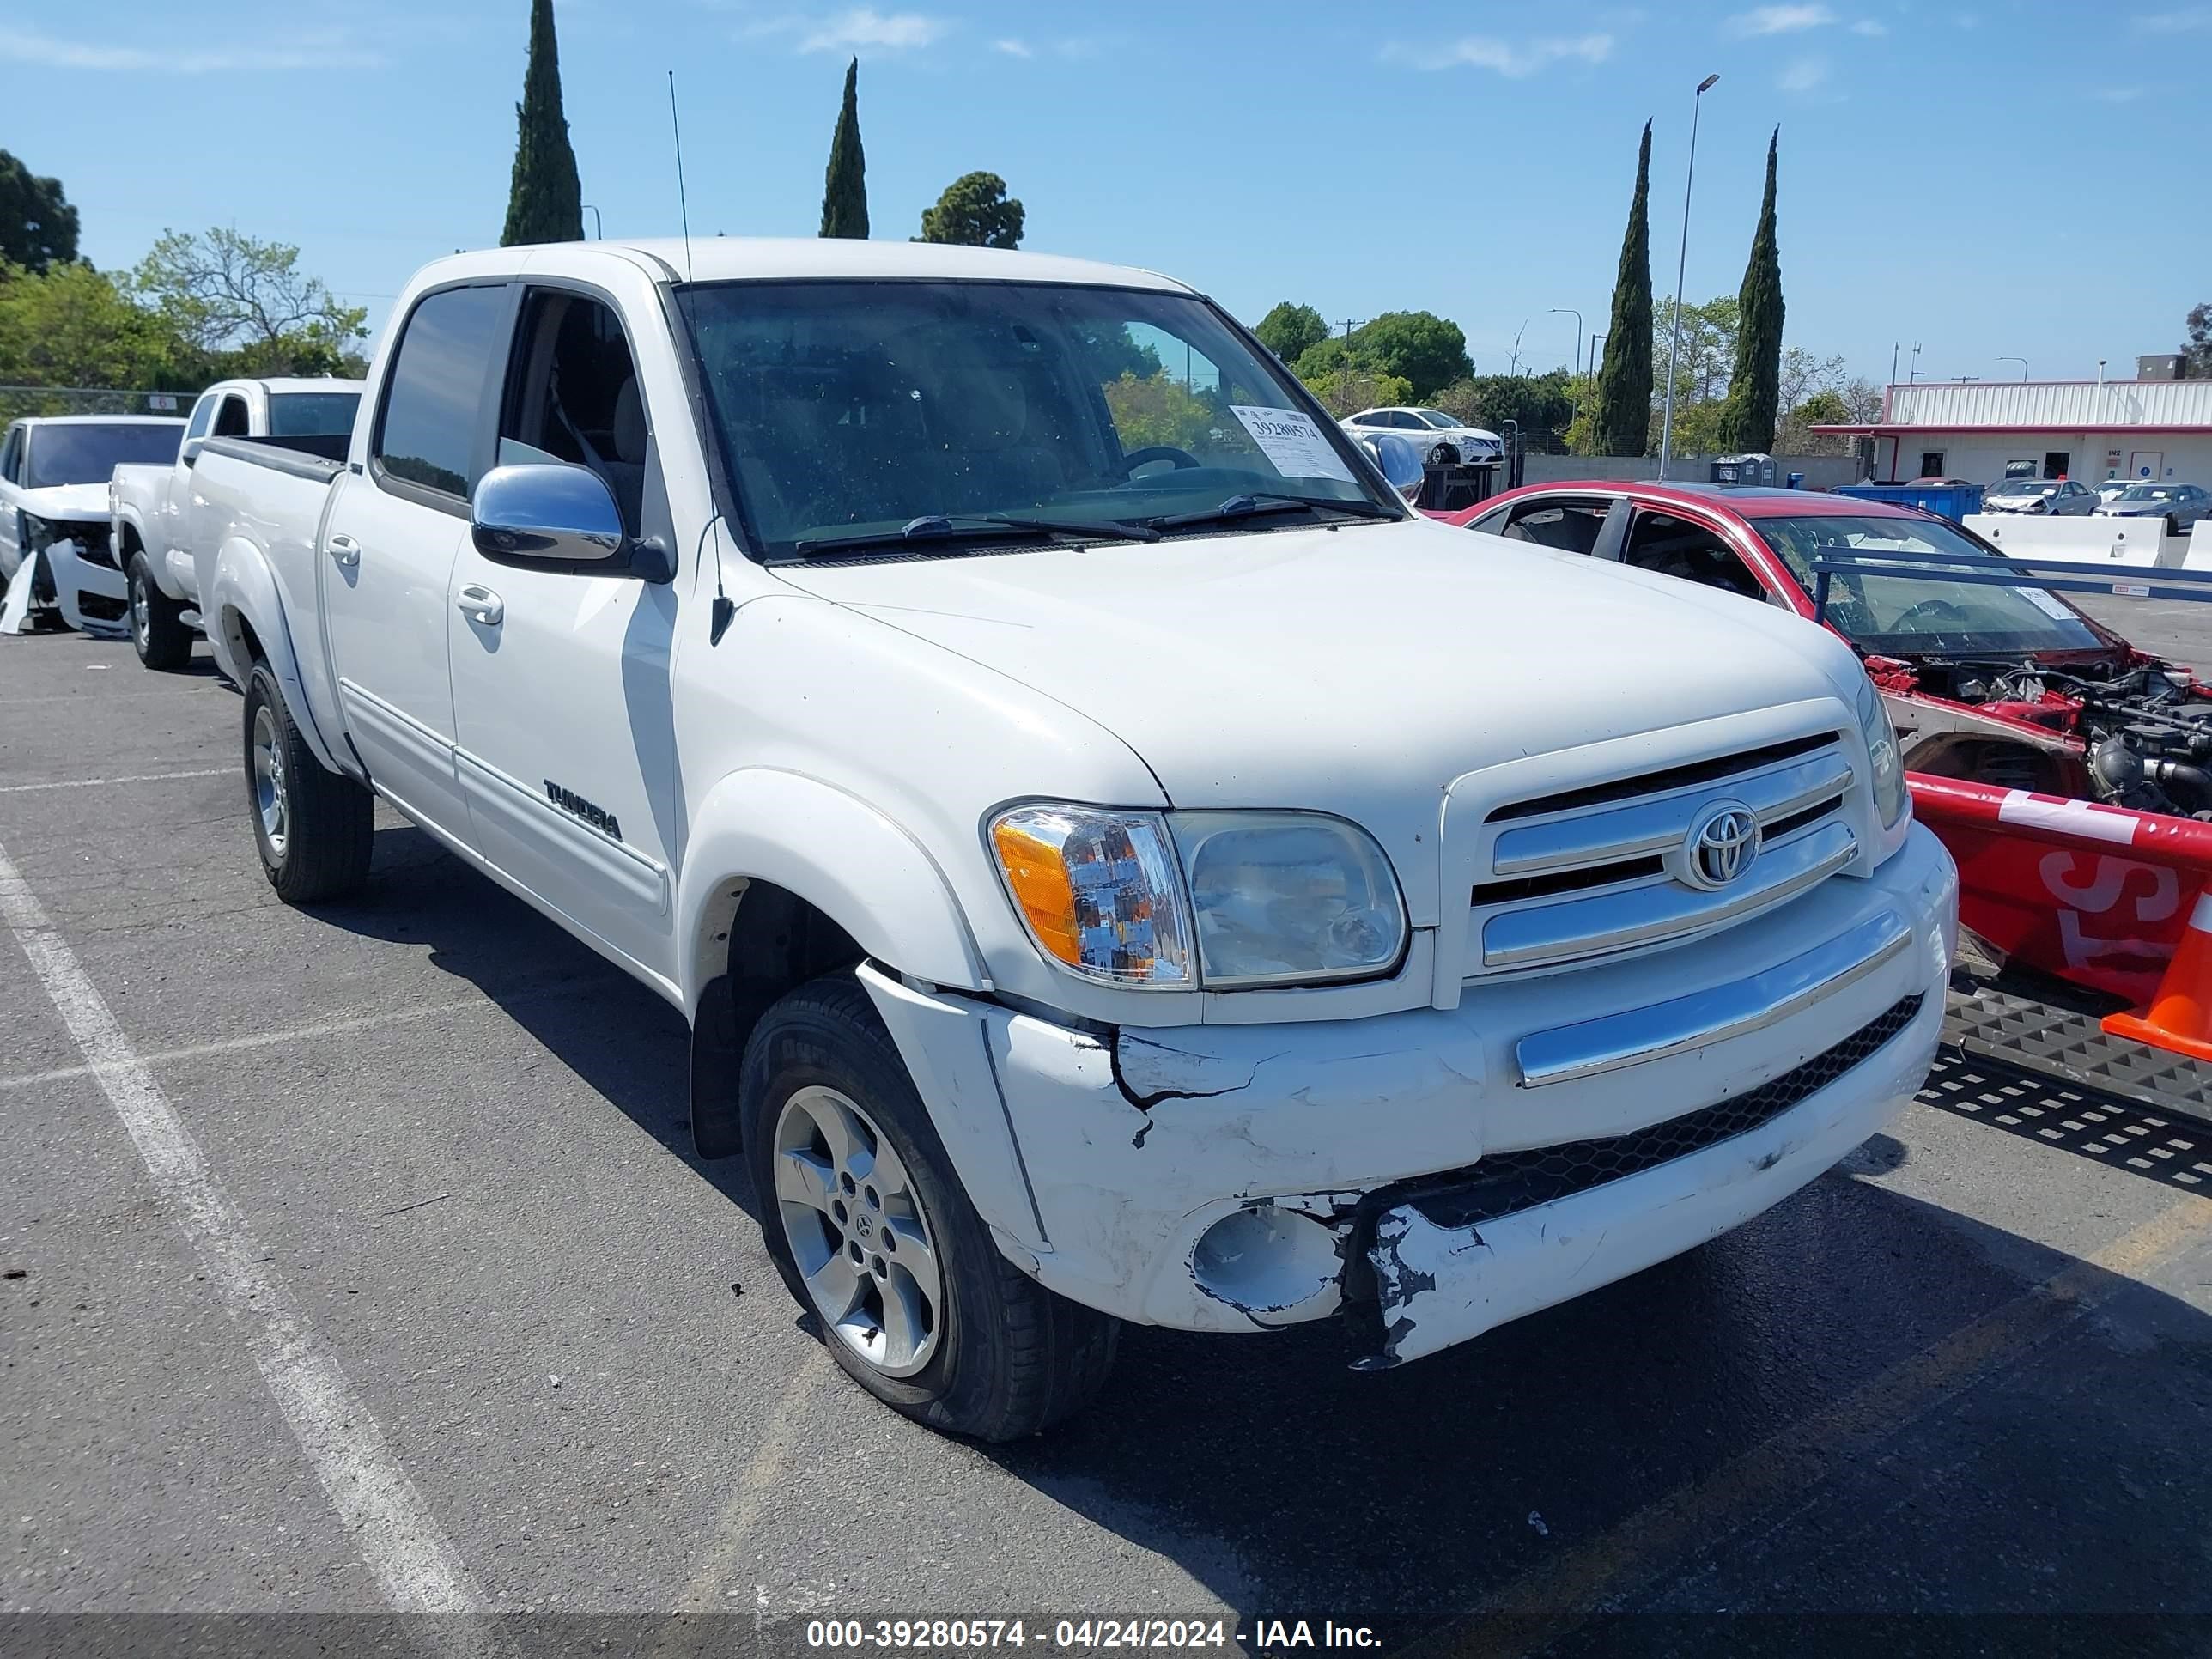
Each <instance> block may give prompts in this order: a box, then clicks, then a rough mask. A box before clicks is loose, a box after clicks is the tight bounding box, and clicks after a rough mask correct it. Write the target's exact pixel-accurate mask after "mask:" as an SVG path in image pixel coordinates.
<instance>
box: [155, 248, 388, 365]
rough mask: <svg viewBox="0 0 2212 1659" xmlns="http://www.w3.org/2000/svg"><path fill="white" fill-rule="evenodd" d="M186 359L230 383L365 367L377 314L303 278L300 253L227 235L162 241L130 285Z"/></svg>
mask: <svg viewBox="0 0 2212 1659" xmlns="http://www.w3.org/2000/svg"><path fill="white" fill-rule="evenodd" d="M130 293H131V297H132V298H134V299H136V300H137V301H139V303H140V304H142V305H143V306H145V307H148V308H149V309H150V310H151V312H152V313H153V314H154V315H155V317H156V318H157V319H159V321H160V323H161V325H162V326H163V327H164V328H166V329H167V331H168V332H169V334H170V336H171V337H173V339H174V341H175V342H176V343H177V348H178V354H179V357H180V358H184V359H188V360H189V359H197V360H198V361H199V362H201V363H202V364H203V365H204V366H205V367H208V368H212V369H214V370H215V371H216V377H217V378H219V377H220V375H221V374H334V373H337V372H338V370H340V369H341V368H346V367H349V366H350V365H351V364H354V363H356V362H359V359H358V357H357V356H355V355H354V343H355V342H356V341H358V340H360V339H362V337H364V335H365V334H366V332H367V331H366V330H364V329H363V328H362V323H363V322H364V321H365V320H366V319H367V317H368V313H367V312H366V311H363V310H362V309H361V308H360V307H355V306H344V305H340V304H339V303H338V301H337V299H336V298H335V297H334V296H333V295H331V292H330V290H329V289H326V288H325V287H324V286H323V284H322V283H321V282H320V281H319V279H318V278H316V277H313V276H308V275H307V273H306V272H305V271H302V270H301V269H300V250H299V249H298V248H296V247H294V246H291V245H290V244H289V243H284V242H262V241H257V240H254V239H253V238H252V237H251V236H246V235H243V234H240V232H238V231H235V230H231V229H228V228H224V227H222V226H217V227H216V228H214V229H212V230H210V231H208V232H206V233H205V234H201V235H193V234H189V233H187V232H184V231H175V230H169V231H164V232H162V233H161V240H158V241H156V242H155V244H154V246H153V250H152V251H151V252H149V253H148V254H147V256H146V257H145V258H143V259H142V260H141V261H139V264H138V268H137V270H135V271H133V272H132V273H131V278H130Z"/></svg>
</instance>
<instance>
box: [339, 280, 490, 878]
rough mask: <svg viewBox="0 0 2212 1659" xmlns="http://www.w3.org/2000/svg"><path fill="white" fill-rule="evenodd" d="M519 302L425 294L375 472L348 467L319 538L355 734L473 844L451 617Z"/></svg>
mask: <svg viewBox="0 0 2212 1659" xmlns="http://www.w3.org/2000/svg"><path fill="white" fill-rule="evenodd" d="M513 303H514V296H513V291H512V290H511V289H509V288H508V287H507V285H506V284H504V283H465V284H461V285H459V286H456V287H453V288H446V289H435V290H434V291H432V292H431V293H429V294H428V295H425V296H423V297H422V299H421V300H420V301H417V302H416V306H415V308H414V309H413V311H412V312H410V313H409V315H408V317H407V319H406V322H405V324H404V327H403V331H402V333H401V334H400V337H399V343H398V347H397V348H396V349H395V350H394V352H393V356H392V368H391V370H390V371H389V373H387V374H386V376H385V379H384V384H383V386H381V387H380V391H379V398H380V402H379V404H378V407H377V410H376V416H375V422H374V425H373V426H372V428H370V432H371V436H370V439H369V445H368V451H369V453H368V462H367V465H366V466H365V468H364V469H363V472H364V476H361V477H356V476H353V475H352V473H351V472H350V471H349V472H346V473H342V474H340V475H339V477H338V482H337V485H336V489H337V500H336V501H334V502H333V503H332V505H331V510H330V513H329V514H328V516H327V518H326V520H325V524H324V526H323V544H322V547H321V554H322V558H323V566H322V571H323V574H322V593H323V620H324V627H325V629H327V631H328V642H329V648H330V655H331V669H332V671H333V673H334V674H335V675H336V677H337V697H338V702H339V704H340V706H341V707H342V708H343V710H344V712H345V724H346V732H347V735H348V736H349V738H351V739H352V740H353V744H354V747H355V749H356V750H358V751H359V753H360V755H361V757H362V761H363V762H364V763H366V764H367V766H368V773H369V776H370V778H371V779H372V780H373V781H374V782H375V783H376V785H377V787H379V788H380V789H381V790H382V791H383V792H384V793H386V794H388V795H390V796H391V797H392V799H393V800H394V801H396V802H397V803H398V805H400V806H401V807H403V808H404V810H405V811H407V813H408V814H409V816H410V817H414V818H416V819H417V820H419V821H421V822H422V823H428V824H430V825H431V826H433V827H435V828H436V829H441V830H442V831H444V832H445V833H446V834H447V835H449V836H452V837H453V839H454V840H456V841H459V842H463V843H464V844H467V843H468V842H469V824H468V809H467V805H466V803H465V799H464V798H463V796H462V793H461V790H460V786H459V781H458V780H457V779H456V776H455V774H454V769H453V678H452V672H451V669H450V666H449V664H448V661H447V615H448V613H449V611H450V610H451V605H452V600H451V598H450V592H451V588H452V583H453V562H454V560H455V559H456V558H457V557H458V556H459V553H460V550H461V548H462V546H463V545H464V544H465V543H466V542H467V540H468V537H469V492H470V491H471V489H473V488H474V487H475V485H476V481H477V478H478V477H481V476H482V475H483V471H485V469H486V468H487V467H488V466H489V457H490V453H491V426H492V419H493V412H494V410H495V409H496V408H497V404H498V391H497V388H498V385H499V379H500V374H501V371H502V369H503V368H504V364H505V357H506V347H507V335H508V333H509V332H510V331H511V329H512V325H513V323H512V319H513Z"/></svg>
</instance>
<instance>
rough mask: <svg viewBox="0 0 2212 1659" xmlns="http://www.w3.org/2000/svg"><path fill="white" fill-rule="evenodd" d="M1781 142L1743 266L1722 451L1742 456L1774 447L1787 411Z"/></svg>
mask: <svg viewBox="0 0 2212 1659" xmlns="http://www.w3.org/2000/svg"><path fill="white" fill-rule="evenodd" d="M1781 142H1782V129H1781V128H1780V127H1777V128H1775V130H1774V136H1773V137H1771V138H1769V139H1768V140H1767V141H1766V200H1765V202H1764V203H1763V204H1760V207H1759V228H1758V230H1756V231H1755V232H1753V234H1752V239H1751V263H1750V264H1747V265H1746V266H1745V267H1744V268H1743V288H1742V289H1741V294H1740V295H1739V303H1740V304H1741V308H1742V317H1743V320H1742V323H1741V325H1740V326H1739V327H1738V329H1737V330H1736V337H1735V372H1734V373H1733V374H1731V375H1730V376H1729V389H1728V401H1727V402H1725V403H1723V404H1722V405H1721V426H1720V442H1721V447H1722V448H1723V449H1727V450H1733V451H1737V452H1741V453H1759V452H1762V451H1765V450H1768V449H1771V448H1772V447H1774V422H1775V416H1777V415H1778V414H1779V413H1780V412H1781V411H1780V409H1779V407H1778V405H1779V404H1780V403H1781V401H1782V255H1781V253H1780V252H1778V250H1777V249H1776V247H1775V245H1774V156H1775V150H1776V149H1777V147H1778V145H1779V144H1780V143H1781Z"/></svg>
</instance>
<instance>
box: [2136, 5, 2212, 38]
mask: <svg viewBox="0 0 2212 1659" xmlns="http://www.w3.org/2000/svg"><path fill="white" fill-rule="evenodd" d="M2134 27H2135V30H2136V33H2138V34H2195V33H2200V32H2202V31H2203V30H2207V29H2212V6H2184V7H2183V8H2182V9H2180V10H2179V11H2153V12H2146V13H2144V14H2143V15H2142V16H2140V17H2138V18H2136V20H2135V25H2134Z"/></svg>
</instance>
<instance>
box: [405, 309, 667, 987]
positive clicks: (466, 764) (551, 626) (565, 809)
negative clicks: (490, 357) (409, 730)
mask: <svg viewBox="0 0 2212 1659" xmlns="http://www.w3.org/2000/svg"><path fill="white" fill-rule="evenodd" d="M513 363H514V368H513V373H512V374H509V375H508V377H507V380H508V389H507V398H506V401H505V403H504V404H503V406H502V408H501V410H500V416H499V428H498V431H499V444H498V451H497V459H498V460H499V461H500V463H501V464H502V465H506V464H511V463H537V464H544V463H547V462H564V463H567V464H568V465H578V466H584V467H587V468H589V469H590V470H591V471H594V472H596V473H598V474H599V477H600V478H601V479H603V480H604V481H605V483H606V485H607V487H608V489H609V490H610V491H611V493H612V494H613V495H614V497H615V501H616V504H617V507H619V508H620V509H621V512H622V518H623V529H624V530H625V531H626V532H628V533H629V536H630V537H631V538H636V537H638V536H639V535H640V534H641V533H642V534H646V535H653V536H659V537H663V538H672V533H673V532H672V529H671V526H670V524H669V521H668V509H667V505H666V495H665V490H664V489H662V488H661V487H660V485H659V461H658V458H657V455H656V453H655V451H654V448H653V433H652V422H651V419H650V411H649V410H648V409H647V404H646V400H645V398H644V396H643V386H642V385H641V382H640V380H639V377H638V372H637V370H638V365H637V359H636V356H635V354H634V352H633V351H632V349H631V346H630V343H629V340H628V339H627V338H626V337H624V335H623V328H622V325H621V322H620V320H619V319H618V317H617V313H616V311H615V309H614V307H612V306H611V305H609V304H607V303H606V302H605V301H604V300H602V299H600V298H599V297H597V296H595V295H592V294H591V293H588V292H586V291H584V290H582V289H569V288H557V287H541V288H532V289H529V290H527V291H526V294H525V296H524V299H523V301H522V304H521V306H520V318H519V321H518V325H517V328H516V331H515V337H514V345H513ZM673 544H674V543H673V541H672V540H671V545H673ZM676 603H677V589H676V587H675V586H674V585H656V584H653V583H648V582H645V581H641V580H638V579H637V578H635V577H633V576H594V575H587V574H579V573H577V572H574V571H570V570H560V569H551V568H525V567H522V566H518V565H512V564H498V563H494V562H492V561H490V560H489V559H486V558H484V557H483V556H482V555H480V554H479V553H477V550H476V549H475V546H474V545H473V544H472V543H471V541H470V539H469V538H467V537H466V536H464V537H463V538H461V542H460V545H459V560H458V562H457V563H456V564H455V566H454V568H453V604H452V605H450V606H449V607H448V611H447V617H446V622H445V626H446V628H447V632H448V637H449V639H450V641H451V644H450V656H451V660H452V663H453V715H454V720H455V722H456V724H455V730H456V732H457V733H458V745H459V754H458V757H457V758H458V765H459V778H460V782H461V787H462V789H463V791H464V793H465V794H466V795H467V797H468V801H469V812H470V817H471V822H472V823H473V825H474V834H475V845H476V848H477V852H478V853H480V854H482V855H483V857H485V858H486V859H489V860H490V861H491V862H492V863H493V864H495V865H496V866H498V867H499V868H500V869H501V871H502V872H504V873H505V874H506V875H507V876H508V877H509V878H511V879H513V881H515V882H517V883H519V884H520V885H522V886H523V887H525V888H526V889H527V890H529V891H530V892H532V894H534V895H535V896H537V898H538V901H539V902H541V903H543V904H544V905H546V906H548V907H549V908H552V909H554V910H556V911H558V912H559V913H560V914H562V915H564V916H566V917H567V918H568V921H569V922H570V923H571V924H572V925H574V927H577V928H578V929H579V930H580V931H581V932H583V933H586V934H587V935H589V936H591V937H592V938H593V939H597V940H599V943H600V944H601V945H603V946H605V948H607V949H608V950H610V951H613V952H614V953H616V954H617V955H619V956H620V957H623V958H625V959H627V960H628V961H629V962H632V963H636V964H638V965H639V966H641V967H642V968H643V969H646V970H647V972H649V973H653V974H656V975H660V976H662V977H664V978H667V977H672V976H673V975H674V973H675V969H676V951H675V944H674V934H673V933H672V931H671V927H672V920H671V918H672V910H673V891H672V888H673V878H672V874H671V864H672V863H673V861H674V860H675V858H676V857H677V856H678V852H679V849H680V839H679V838H680V835H681V829H680V826H679V824H678V821H677V819H678V811H679V810H680V809H679V806H678V796H677V785H676V778H677V772H676V745H675V726H674V708H673V704H672V702H671V697H670V693H669V684H668V670H669V659H670V652H671V640H672V637H673V631H674V626H675V620H676Z"/></svg>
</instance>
